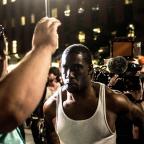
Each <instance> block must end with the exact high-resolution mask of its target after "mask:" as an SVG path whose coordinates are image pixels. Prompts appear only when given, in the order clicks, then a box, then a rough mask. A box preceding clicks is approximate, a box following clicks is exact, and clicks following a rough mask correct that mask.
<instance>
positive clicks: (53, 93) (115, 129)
mask: <svg viewBox="0 0 144 144" xmlns="http://www.w3.org/2000/svg"><path fill="white" fill-rule="evenodd" d="M60 25H61V23H60V21H59V20H58V19H56V18H47V17H44V18H42V19H41V20H40V21H39V22H38V23H37V24H36V27H35V30H34V33H33V38H32V49H31V50H30V52H28V53H27V54H26V56H25V57H24V58H23V59H22V60H21V61H20V62H19V64H18V65H17V67H16V68H15V69H14V70H12V71H11V72H9V73H7V66H8V64H7V54H6V49H5V45H4V44H5V43H4V42H5V37H4V33H0V34H1V40H2V41H0V46H1V47H0V56H1V57H0V58H1V59H0V61H1V63H0V76H1V79H0V106H1V109H0V117H1V119H0V143H2V144H24V143H25V139H24V135H23V134H24V133H23V132H24V131H23V127H22V124H23V123H24V122H25V121H29V126H30V128H31V131H32V135H33V138H34V141H35V143H36V144H143V143H144V105H143V100H144V91H143V89H144V77H143V76H144V62H143V61H142V58H141V59H139V61H138V62H139V65H140V68H139V69H136V71H132V69H130V70H129V69H128V68H129V67H128V65H131V63H133V60H131V61H130V60H127V59H125V58H123V57H117V58H115V59H114V60H113V61H112V62H111V65H110V67H109V68H111V66H113V67H115V68H117V67H118V68H120V65H116V64H119V61H120V62H122V61H124V63H125V65H126V67H125V68H124V70H123V71H122V73H119V70H118V73H117V69H115V70H114V71H110V72H112V73H113V76H112V77H111V78H110V79H109V81H108V83H104V81H100V79H99V80H97V79H93V77H94V67H93V64H92V54H91V52H90V50H89V48H88V47H87V46H85V45H82V44H72V45H70V46H68V47H67V48H66V49H65V50H64V51H63V53H62V56H61V66H60V67H59V68H57V67H52V66H51V57H52V55H53V54H54V52H55V50H56V48H57V45H58V33H57V29H58V27H59V26H60ZM122 64H123V63H122ZM110 70H111V69H110ZM115 72H116V73H115ZM131 74H133V75H131Z"/></svg>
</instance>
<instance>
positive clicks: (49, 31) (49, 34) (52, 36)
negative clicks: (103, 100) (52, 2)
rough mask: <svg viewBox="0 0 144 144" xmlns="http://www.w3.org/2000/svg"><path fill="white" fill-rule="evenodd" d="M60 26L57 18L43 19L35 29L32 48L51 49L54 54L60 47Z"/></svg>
mask: <svg viewBox="0 0 144 144" xmlns="http://www.w3.org/2000/svg"><path fill="white" fill-rule="evenodd" d="M60 25H61V23H60V21H59V20H58V19H56V18H48V17H44V18H42V19H41V20H40V21H39V22H38V23H37V25H36V27H35V30H34V34H33V39H32V48H34V49H36V48H39V47H49V50H50V51H51V52H52V53H54V52H55V50H56V48H57V47H58V34H57V29H58V27H59V26H60Z"/></svg>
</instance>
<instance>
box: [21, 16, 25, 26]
mask: <svg viewBox="0 0 144 144" xmlns="http://www.w3.org/2000/svg"><path fill="white" fill-rule="evenodd" d="M21 25H22V26H24V25H26V17H25V16H22V17H21Z"/></svg>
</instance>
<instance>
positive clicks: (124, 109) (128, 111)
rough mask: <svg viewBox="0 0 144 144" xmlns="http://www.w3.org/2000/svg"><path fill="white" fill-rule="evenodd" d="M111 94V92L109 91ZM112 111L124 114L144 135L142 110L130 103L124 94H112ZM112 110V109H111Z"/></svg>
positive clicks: (143, 114) (143, 113)
mask: <svg viewBox="0 0 144 144" xmlns="http://www.w3.org/2000/svg"><path fill="white" fill-rule="evenodd" d="M111 94H112V93H111ZM111 100H112V101H113V106H114V107H115V108H114V109H113V111H114V112H115V113H117V114H121V115H126V116H127V117H128V118H129V119H130V120H131V121H133V123H134V124H135V125H136V126H138V127H139V128H140V129H141V130H142V135H143V136H144V112H143V111H142V110H141V108H140V107H139V106H138V105H136V104H134V103H132V102H131V101H130V100H129V99H128V98H127V97H126V96H125V95H122V94H114V93H113V94H112V99H111ZM111 110H112V109H111Z"/></svg>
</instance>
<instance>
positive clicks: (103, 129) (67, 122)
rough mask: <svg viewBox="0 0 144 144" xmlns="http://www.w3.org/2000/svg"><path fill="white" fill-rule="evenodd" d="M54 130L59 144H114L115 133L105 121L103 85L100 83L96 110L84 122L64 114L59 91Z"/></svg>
mask: <svg viewBox="0 0 144 144" xmlns="http://www.w3.org/2000/svg"><path fill="white" fill-rule="evenodd" d="M55 129H56V132H57V134H58V136H59V139H60V142H61V144H116V133H115V132H114V133H113V132H112V131H111V129H110V127H109V125H108V123H107V119H106V103H105V85H104V84H102V83H100V91H99V100H98V106H97V109H96V111H95V113H94V114H93V115H92V116H91V117H90V118H88V119H85V120H73V119H71V118H69V117H68V116H67V115H66V114H65V113H64V110H63V107H62V94H61V91H60V92H59V96H58V102H57V114H56V125H55Z"/></svg>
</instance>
